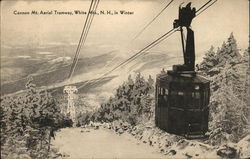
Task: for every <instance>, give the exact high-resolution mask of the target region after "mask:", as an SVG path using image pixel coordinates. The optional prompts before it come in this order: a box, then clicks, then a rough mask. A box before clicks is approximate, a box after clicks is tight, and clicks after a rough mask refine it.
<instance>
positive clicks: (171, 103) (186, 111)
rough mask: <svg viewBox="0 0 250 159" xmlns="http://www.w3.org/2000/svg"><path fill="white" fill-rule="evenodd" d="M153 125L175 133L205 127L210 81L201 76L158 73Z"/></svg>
mask: <svg viewBox="0 0 250 159" xmlns="http://www.w3.org/2000/svg"><path fill="white" fill-rule="evenodd" d="M156 90H157V91H156V94H155V95H156V112H155V119H156V126H158V127H159V128H161V129H163V130H165V131H167V132H169V133H173V134H178V135H204V134H205V132H206V131H207V130H208V107H207V106H208V103H209V96H210V92H209V81H208V80H206V79H204V78H203V77H200V76H196V75H195V76H192V77H182V76H175V75H170V74H162V75H159V76H157V80H156Z"/></svg>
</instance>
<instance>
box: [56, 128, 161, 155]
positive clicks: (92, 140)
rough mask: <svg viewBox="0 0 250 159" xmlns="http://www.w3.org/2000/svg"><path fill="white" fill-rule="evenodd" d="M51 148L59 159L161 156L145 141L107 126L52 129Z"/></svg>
mask: <svg viewBox="0 0 250 159" xmlns="http://www.w3.org/2000/svg"><path fill="white" fill-rule="evenodd" d="M52 145H53V147H54V148H57V149H58V150H59V153H61V154H63V156H64V157H62V158H63V159H83V158H117V159H119V158H164V155H163V154H161V153H159V152H157V151H156V150H155V149H154V148H153V147H150V146H149V145H146V144H143V143H138V140H136V139H135V138H134V137H133V136H131V135H130V134H128V133H124V134H122V135H118V134H116V133H115V132H114V131H112V130H109V129H103V128H100V129H98V130H95V129H89V128H65V129H61V130H60V131H59V132H57V133H56V137H55V140H53V141H52Z"/></svg>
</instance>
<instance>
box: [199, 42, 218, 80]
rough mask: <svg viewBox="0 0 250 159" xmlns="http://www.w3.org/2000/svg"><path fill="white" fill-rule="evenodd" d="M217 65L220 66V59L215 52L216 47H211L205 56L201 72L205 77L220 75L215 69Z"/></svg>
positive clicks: (200, 67) (200, 68)
mask: <svg viewBox="0 0 250 159" xmlns="http://www.w3.org/2000/svg"><path fill="white" fill-rule="evenodd" d="M216 65H218V58H217V56H216V54H215V52H214V47H213V46H211V48H210V49H209V50H208V52H207V53H206V54H205V57H204V58H203V61H202V62H201V64H200V66H199V70H200V71H202V72H203V73H205V75H208V76H213V75H215V74H217V73H218V72H217V71H215V70H214V69H213V68H214V67H215V66H216Z"/></svg>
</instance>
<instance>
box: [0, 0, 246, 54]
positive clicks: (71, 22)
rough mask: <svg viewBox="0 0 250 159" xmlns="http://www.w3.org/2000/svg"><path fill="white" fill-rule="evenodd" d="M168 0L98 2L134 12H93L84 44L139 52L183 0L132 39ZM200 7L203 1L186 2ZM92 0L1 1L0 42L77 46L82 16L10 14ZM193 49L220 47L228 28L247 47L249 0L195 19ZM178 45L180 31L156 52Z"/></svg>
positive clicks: (79, 6)
mask: <svg viewBox="0 0 250 159" xmlns="http://www.w3.org/2000/svg"><path fill="white" fill-rule="evenodd" d="M169 1H170V0H131V1H130V0H125V1H124V0H123V1H122V0H112V1H110V0H100V4H99V7H98V10H99V11H100V10H111V11H113V10H116V11H120V10H127V11H131V12H134V14H133V15H112V16H111V15H97V16H95V18H94V21H93V23H92V27H91V30H90V32H89V36H88V38H87V41H86V45H88V46H92V45H93V47H106V48H110V49H114V48H115V49H120V50H126V49H127V50H138V49H140V48H142V47H143V46H145V45H146V44H148V43H150V42H151V41H153V40H154V39H156V38H158V37H159V36H160V35H162V34H164V33H166V32H167V31H168V30H170V29H172V26H173V20H174V19H175V18H177V16H178V6H179V4H180V3H182V2H189V1H187V0H175V1H174V2H173V3H172V4H171V5H170V7H169V8H168V9H167V10H166V11H164V12H163V14H162V15H161V16H159V17H158V18H157V20H156V21H155V22H154V23H153V24H152V25H150V27H149V28H148V29H147V30H146V31H145V32H144V33H143V34H142V35H141V36H140V37H139V38H138V39H137V40H136V41H134V42H133V43H131V40H132V39H133V37H134V36H135V34H136V33H138V32H139V31H140V29H141V28H143V27H144V26H145V24H147V23H148V22H149V21H150V20H151V19H152V18H153V17H154V16H155V15H156V14H157V13H158V12H159V11H160V10H161V9H162V8H163V7H164V6H165V5H166V4H167V3H168V2H169ZM190 1H191V2H193V6H194V7H196V8H199V7H200V6H202V5H203V4H204V3H205V2H206V1H207V0H190ZM89 5H90V0H84V1H69V0H68V1H63V0H60V1H35V0H34V1H13V0H12V1H2V2H1V15H2V18H1V42H2V46H10V45H30V46H33V47H39V46H40V45H46V44H60V43H64V44H66V45H67V44H76V43H78V40H79V38H80V34H81V30H82V27H83V24H84V21H85V18H86V15H71V16H70V15H14V14H13V12H14V11H15V10H16V11H22V12H23V11H32V10H36V11H41V10H42V11H50V10H58V11H74V10H82V11H87V10H88V7H89ZM192 28H193V30H194V32H195V42H196V50H197V52H199V51H206V50H208V49H209V48H210V46H211V45H214V46H215V47H218V46H220V45H221V44H222V42H223V41H225V40H226V39H227V38H228V36H229V35H230V33H231V32H233V33H234V35H235V37H236V39H237V42H238V46H239V47H240V48H241V49H246V48H247V47H248V35H249V4H248V0H218V2H217V3H215V5H213V6H212V7H210V8H209V9H208V10H206V11H205V12H204V13H202V14H201V15H199V16H198V17H197V18H195V19H194V21H193V23H192ZM180 49H181V43H180V34H179V33H175V34H173V35H172V36H171V37H170V38H168V39H167V40H165V41H164V42H162V43H161V44H160V45H159V46H157V47H156V48H154V50H161V51H162V50H168V51H173V50H174V51H176V50H180Z"/></svg>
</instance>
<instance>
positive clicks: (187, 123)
mask: <svg viewBox="0 0 250 159" xmlns="http://www.w3.org/2000/svg"><path fill="white" fill-rule="evenodd" d="M195 13H196V10H195V8H192V9H191V3H189V4H187V6H186V7H182V8H181V7H180V8H179V19H177V20H175V21H174V28H179V30H180V31H181V38H182V48H183V55H184V64H183V65H174V66H173V70H169V71H167V72H166V73H164V72H162V73H161V74H159V75H157V78H156V91H155V93H156V94H155V96H156V100H155V101H156V103H155V104H156V107H155V124H156V126H157V127H159V128H160V129H162V130H165V131H167V132H169V133H173V134H177V135H182V136H185V137H187V138H197V137H204V135H205V133H206V132H207V130H208V114H209V108H208V104H209V98H210V83H209V81H208V80H207V79H205V78H204V77H202V76H199V75H197V73H196V72H195V69H194V68H195V46H194V33H193V31H192V30H191V29H190V24H191V22H192V19H193V18H194V17H195ZM183 27H185V28H186V29H187V38H186V39H184V36H183ZM184 40H186V46H184Z"/></svg>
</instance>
